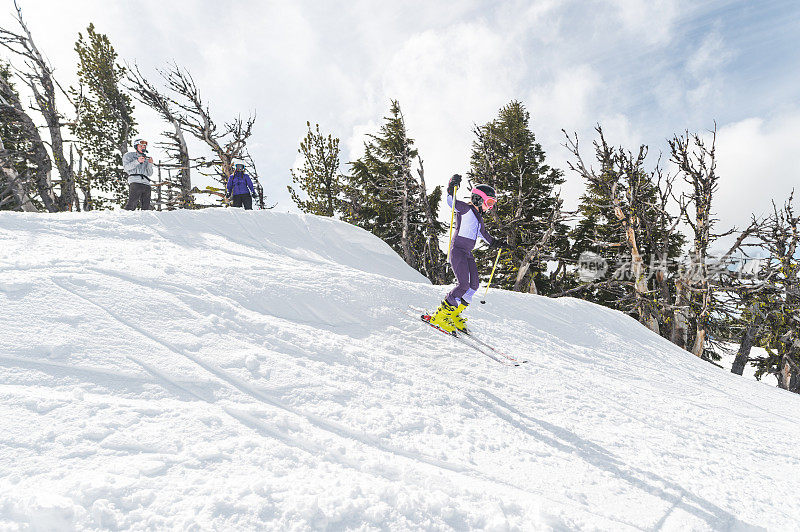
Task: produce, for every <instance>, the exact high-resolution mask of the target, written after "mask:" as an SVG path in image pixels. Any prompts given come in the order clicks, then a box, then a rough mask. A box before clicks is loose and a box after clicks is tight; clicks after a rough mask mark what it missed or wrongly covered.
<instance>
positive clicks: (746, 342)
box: [731, 323, 758, 375]
mask: <svg viewBox="0 0 800 532" xmlns="http://www.w3.org/2000/svg"><path fill="white" fill-rule="evenodd" d="M757 331H758V326H757V325H756V324H755V323H748V324H747V327H745V329H744V332H743V333H742V340H741V343H740V344H739V351H738V352H737V353H736V358H735V359H734V361H733V366H731V373H735V374H737V375H741V374H743V373H744V368H745V366H747V362H748V361H749V360H750V350H751V349H752V348H753V341H754V340H755V338H756V332H757Z"/></svg>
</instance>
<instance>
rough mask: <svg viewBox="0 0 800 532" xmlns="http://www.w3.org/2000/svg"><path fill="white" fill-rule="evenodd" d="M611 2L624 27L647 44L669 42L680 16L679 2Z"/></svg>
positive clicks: (613, 0) (626, 0)
mask: <svg viewBox="0 0 800 532" xmlns="http://www.w3.org/2000/svg"><path fill="white" fill-rule="evenodd" d="M609 1H610V3H611V5H613V6H614V7H616V9H617V10H618V16H619V19H620V21H621V22H622V27H623V28H624V29H625V30H626V31H628V32H630V33H633V34H635V35H636V36H638V37H639V38H641V39H642V40H643V41H644V42H645V43H647V44H657V43H664V42H667V41H669V39H670V37H671V35H672V29H673V25H674V23H675V22H676V19H677V18H678V15H679V14H680V5H679V4H680V3H679V2H678V1H677V0H609ZM609 30H610V28H609Z"/></svg>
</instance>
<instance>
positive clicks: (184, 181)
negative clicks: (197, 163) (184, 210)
mask: <svg viewBox="0 0 800 532" xmlns="http://www.w3.org/2000/svg"><path fill="white" fill-rule="evenodd" d="M172 127H174V128H175V138H176V139H177V145H178V163H179V164H180V165H181V169H180V170H179V172H178V175H179V179H180V184H181V185H180V186H181V197H182V198H183V200H182V202H183V205H184V207H187V206H188V204H189V203H190V202H191V201H190V199H189V198H190V197H191V193H192V174H191V170H192V161H191V160H190V159H189V146H188V145H187V144H186V138H185V137H184V135H183V129H182V128H181V123H180V122H179V121H178V120H177V119H173V120H172Z"/></svg>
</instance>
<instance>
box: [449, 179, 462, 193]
mask: <svg viewBox="0 0 800 532" xmlns="http://www.w3.org/2000/svg"><path fill="white" fill-rule="evenodd" d="M460 186H461V176H460V175H458V174H453V177H451V178H450V182H449V183H448V184H447V195H448V196H452V195H453V192H454V191H455V189H456V187H460Z"/></svg>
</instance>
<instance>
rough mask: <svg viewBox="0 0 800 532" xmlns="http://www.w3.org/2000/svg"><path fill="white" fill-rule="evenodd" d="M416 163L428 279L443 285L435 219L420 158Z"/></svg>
mask: <svg viewBox="0 0 800 532" xmlns="http://www.w3.org/2000/svg"><path fill="white" fill-rule="evenodd" d="M418 162H419V169H418V170H417V174H419V181H420V193H421V196H420V201H421V202H422V208H423V212H424V213H425V227H426V228H427V230H428V254H429V256H430V261H431V274H430V276H429V279H430V281H431V282H432V283H433V284H441V283H444V281H445V279H444V271H443V270H442V267H441V265H440V264H439V240H438V239H437V235H436V219H435V218H434V216H433V211H432V210H431V204H430V202H429V201H428V190H427V187H426V186H425V169H424V168H423V167H422V158H421V157H420V158H419V159H418Z"/></svg>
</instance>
